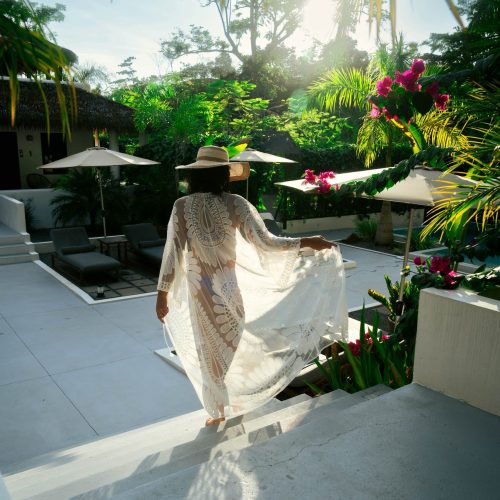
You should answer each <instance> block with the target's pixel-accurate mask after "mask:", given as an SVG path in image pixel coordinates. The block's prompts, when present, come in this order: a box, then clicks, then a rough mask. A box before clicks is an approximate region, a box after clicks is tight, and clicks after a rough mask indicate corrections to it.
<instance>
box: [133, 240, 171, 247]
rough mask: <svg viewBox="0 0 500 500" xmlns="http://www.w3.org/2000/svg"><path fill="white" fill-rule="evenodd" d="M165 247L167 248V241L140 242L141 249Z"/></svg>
mask: <svg viewBox="0 0 500 500" xmlns="http://www.w3.org/2000/svg"><path fill="white" fill-rule="evenodd" d="M160 246H161V247H163V246H165V240H162V239H158V240H144V241H139V248H152V247H160Z"/></svg>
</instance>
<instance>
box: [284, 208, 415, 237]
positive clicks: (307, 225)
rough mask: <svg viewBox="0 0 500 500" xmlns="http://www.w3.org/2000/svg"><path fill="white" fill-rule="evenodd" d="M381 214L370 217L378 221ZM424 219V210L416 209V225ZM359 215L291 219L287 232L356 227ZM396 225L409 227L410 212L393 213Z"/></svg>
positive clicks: (288, 222) (393, 221) (287, 225)
mask: <svg viewBox="0 0 500 500" xmlns="http://www.w3.org/2000/svg"><path fill="white" fill-rule="evenodd" d="M379 215H380V214H371V215H370V218H371V219H374V220H376V221H378V219H379ZM423 219H424V211H423V210H415V213H414V217H413V225H414V227H416V226H419V225H420V224H422V221H423ZM357 220H358V216H357V215H344V216H342V217H319V218H317V219H301V220H289V221H287V222H286V233H287V234H294V233H305V232H309V231H330V230H333V229H349V228H354V227H356V221H357ZM392 223H393V225H394V227H407V226H408V214H403V215H398V214H396V213H393V214H392Z"/></svg>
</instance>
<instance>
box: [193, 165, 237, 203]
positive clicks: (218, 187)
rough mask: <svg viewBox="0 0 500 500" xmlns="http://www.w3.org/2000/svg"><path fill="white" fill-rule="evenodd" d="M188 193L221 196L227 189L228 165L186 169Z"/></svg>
mask: <svg viewBox="0 0 500 500" xmlns="http://www.w3.org/2000/svg"><path fill="white" fill-rule="evenodd" d="M187 181H188V185H189V190H188V192H189V194H193V193H212V194H216V195H218V196H221V195H222V193H223V192H224V191H226V192H227V191H229V165H221V166H219V167H211V168H193V169H190V170H188V171H187Z"/></svg>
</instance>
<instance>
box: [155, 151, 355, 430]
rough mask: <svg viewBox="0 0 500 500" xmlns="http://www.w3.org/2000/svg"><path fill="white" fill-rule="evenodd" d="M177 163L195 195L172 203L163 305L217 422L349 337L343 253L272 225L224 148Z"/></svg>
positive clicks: (162, 315)
mask: <svg viewBox="0 0 500 500" xmlns="http://www.w3.org/2000/svg"><path fill="white" fill-rule="evenodd" d="M176 168H177V169H186V170H187V171H188V182H189V192H190V194H189V196H185V197H183V198H180V199H178V200H177V201H176V202H175V204H174V207H173V210H172V215H171V217H170V222H169V225H168V229H167V242H166V244H165V251H164V255H163V261H162V266H161V270H160V276H159V282H158V297H157V304H156V313H157V316H158V319H159V320H160V321H162V322H166V323H167V325H168V328H169V332H170V334H171V336H172V340H173V342H174V345H175V349H176V352H177V354H178V356H179V358H180V359H181V361H182V364H183V366H184V368H185V370H186V373H187V375H188V377H189V379H190V380H191V382H192V383H193V386H194V388H195V390H196V392H197V394H198V396H199V398H200V400H201V402H202V404H203V406H204V407H205V409H206V410H207V412H208V413H209V415H210V418H208V420H207V422H206V425H214V424H218V423H220V422H222V421H223V420H224V419H225V417H226V416H235V415H240V414H243V413H247V412H248V411H250V410H252V409H254V408H257V407H258V406H261V405H262V404H264V403H266V402H267V401H268V400H269V399H271V398H272V397H274V396H275V395H276V394H277V393H278V392H280V391H281V390H283V388H284V387H286V385H287V384H288V383H289V382H290V381H291V380H292V379H293V378H294V377H295V376H296V375H297V374H298V372H299V371H300V370H301V369H302V368H303V367H304V365H305V364H306V363H307V362H309V361H311V360H312V359H314V358H315V357H316V356H317V355H318V354H319V352H320V351H321V349H323V348H324V347H326V346H327V345H328V344H331V343H332V342H333V341H334V340H336V339H338V338H340V337H343V336H344V334H345V333H346V331H347V308H346V305H345V292H344V274H343V265H342V257H341V255H340V252H339V250H338V249H337V248H336V245H335V244H334V243H331V242H329V241H327V240H325V239H324V238H323V237H321V236H313V237H307V238H283V237H276V236H273V235H272V234H271V233H269V232H268V231H267V229H266V227H265V225H264V222H263V221H262V219H261V217H260V216H259V214H258V213H257V210H256V209H255V208H254V207H253V206H252V205H251V204H250V203H248V202H247V201H246V200H245V199H244V198H242V197H241V196H238V195H233V194H230V193H229V181H230V180H233V179H238V180H239V179H241V178H244V177H245V175H244V173H243V175H242V171H241V169H242V164H240V163H230V162H229V159H228V155H227V152H226V151H225V150H224V149H223V148H219V147H216V146H208V147H202V148H200V150H199V151H198V155H197V160H196V162H195V163H191V164H189V165H181V166H179V167H176ZM247 174H248V172H247ZM306 247H307V248H310V249H313V250H316V252H314V253H312V255H310V256H305V255H304V254H303V253H302V252H301V249H303V248H306ZM310 253H311V252H310Z"/></svg>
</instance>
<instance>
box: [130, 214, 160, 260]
mask: <svg viewBox="0 0 500 500" xmlns="http://www.w3.org/2000/svg"><path fill="white" fill-rule="evenodd" d="M123 232H124V234H125V236H126V237H127V239H128V241H129V243H130V247H131V248H132V250H133V252H134V253H135V254H136V256H137V257H139V258H142V259H144V260H145V261H146V262H148V263H150V264H153V265H155V266H157V267H160V266H161V260H162V258H163V248H164V246H165V240H163V239H161V238H160V235H159V234H158V231H157V230H156V228H155V226H154V225H153V224H151V223H150V222H142V223H140V224H128V225H126V226H123Z"/></svg>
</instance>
